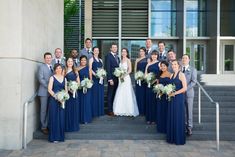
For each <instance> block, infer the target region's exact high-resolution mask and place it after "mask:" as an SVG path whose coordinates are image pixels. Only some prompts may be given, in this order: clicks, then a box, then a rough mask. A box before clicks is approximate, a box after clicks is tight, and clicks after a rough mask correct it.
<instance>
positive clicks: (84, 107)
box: [79, 66, 92, 124]
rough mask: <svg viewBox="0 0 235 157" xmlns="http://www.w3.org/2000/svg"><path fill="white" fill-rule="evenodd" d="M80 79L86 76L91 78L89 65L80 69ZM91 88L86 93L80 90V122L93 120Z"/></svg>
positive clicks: (84, 122)
mask: <svg viewBox="0 0 235 157" xmlns="http://www.w3.org/2000/svg"><path fill="white" fill-rule="evenodd" d="M79 78H80V81H82V80H84V78H89V67H88V66H86V67H84V68H82V69H81V70H80V71H79ZM91 98H92V97H91V89H87V92H86V93H83V90H79V104H80V123H83V124H86V123H90V122H91V121H92V109H91Z"/></svg>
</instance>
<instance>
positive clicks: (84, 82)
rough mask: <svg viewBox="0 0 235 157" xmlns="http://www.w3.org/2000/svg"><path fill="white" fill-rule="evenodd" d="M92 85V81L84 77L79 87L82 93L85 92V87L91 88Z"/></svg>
mask: <svg viewBox="0 0 235 157" xmlns="http://www.w3.org/2000/svg"><path fill="white" fill-rule="evenodd" d="M92 86H93V82H92V81H91V80H90V79H88V78H84V80H82V81H81V88H82V90H83V93H84V94H86V93H87V89H88V88H91V87H92Z"/></svg>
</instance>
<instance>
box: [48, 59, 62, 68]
mask: <svg viewBox="0 0 235 157" xmlns="http://www.w3.org/2000/svg"><path fill="white" fill-rule="evenodd" d="M56 63H57V61H56V59H55V58H54V59H52V61H51V65H52V68H54V65H55V64H56ZM60 64H61V65H62V67H65V58H61V61H60Z"/></svg>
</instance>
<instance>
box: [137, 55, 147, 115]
mask: <svg viewBox="0 0 235 157" xmlns="http://www.w3.org/2000/svg"><path fill="white" fill-rule="evenodd" d="M147 63H148V62H147V58H144V59H142V60H140V61H139V62H138V63H137V68H136V71H142V72H143V73H145V68H146V65H147ZM146 87H147V84H146V83H145V82H144V81H141V86H139V85H138V84H137V82H136V83H135V94H136V100H137V105H138V109H139V113H140V115H145V112H146V104H145V103H146Z"/></svg>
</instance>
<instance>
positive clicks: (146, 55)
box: [145, 47, 154, 59]
mask: <svg viewBox="0 0 235 157" xmlns="http://www.w3.org/2000/svg"><path fill="white" fill-rule="evenodd" d="M153 50H154V49H153V47H151V48H150V50H147V49H146V54H145V57H146V58H147V59H150V58H151V54H152V51H153Z"/></svg>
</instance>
